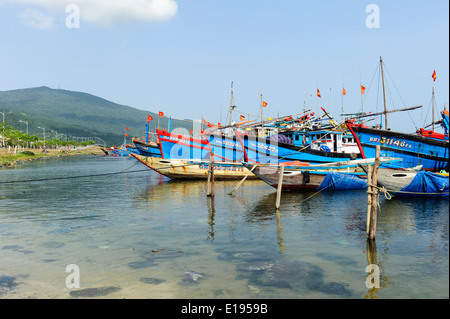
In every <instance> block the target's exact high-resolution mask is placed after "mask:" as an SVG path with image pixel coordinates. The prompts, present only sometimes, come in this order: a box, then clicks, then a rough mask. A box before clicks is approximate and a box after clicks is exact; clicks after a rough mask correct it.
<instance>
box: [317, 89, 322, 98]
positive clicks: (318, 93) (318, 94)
mask: <svg viewBox="0 0 450 319" xmlns="http://www.w3.org/2000/svg"><path fill="white" fill-rule="evenodd" d="M317 96H318V97H320V98H322V96H321V95H320V91H319V89H317Z"/></svg>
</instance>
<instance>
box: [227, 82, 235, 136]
mask: <svg viewBox="0 0 450 319" xmlns="http://www.w3.org/2000/svg"><path fill="white" fill-rule="evenodd" d="M235 108H236V105H234V93H233V81H231V98H230V123H229V125H230V129H229V131H228V134H229V135H231V131H232V129H231V122H232V115H233V110H234V109H235Z"/></svg>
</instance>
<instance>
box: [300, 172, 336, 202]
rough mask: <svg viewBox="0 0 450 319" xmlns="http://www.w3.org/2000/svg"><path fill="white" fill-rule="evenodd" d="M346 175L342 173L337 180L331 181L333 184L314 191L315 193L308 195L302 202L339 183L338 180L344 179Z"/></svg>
mask: <svg viewBox="0 0 450 319" xmlns="http://www.w3.org/2000/svg"><path fill="white" fill-rule="evenodd" d="M344 176H345V175H342V177H341V178H339V179H337V180H335V181H334V182H333V183H331V184H329V185H327V186H325V187H324V188H322V189H321V190H319V191H317V192H316V193H314V194H312V195H311V196H309V197H307V198H306V199H304V200H302V201H301V202H300V204H303V203H304V202H306V201H307V200H308V199H310V198H312V197H314V196H316V195H317V194H319V193H321V192H322V191H324V190H326V189H327V188H328V187H330V186H333V185H334V184H335V183H337V182H338V181H340V180H341V179H343V178H344Z"/></svg>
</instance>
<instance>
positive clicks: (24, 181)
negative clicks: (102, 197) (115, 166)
mask: <svg viewBox="0 0 450 319" xmlns="http://www.w3.org/2000/svg"><path fill="white" fill-rule="evenodd" d="M135 165H136V164H134V165H132V166H130V167H128V168H126V169H124V170H122V171H120V172H112V173H102V174H92V175H79V176H64V177H52V178H40V179H28V180H21V181H7V182H0V184H18V183H32V182H43V181H53V180H61V179H75V178H88V177H100V176H111V175H119V174H129V173H137V172H145V171H148V169H141V170H137V171H127V170H128V169H130V168H132V167H134V166H135Z"/></svg>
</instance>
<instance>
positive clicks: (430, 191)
mask: <svg viewBox="0 0 450 319" xmlns="http://www.w3.org/2000/svg"><path fill="white" fill-rule="evenodd" d="M448 184H449V178H448V177H447V176H443V175H439V174H435V173H431V172H425V171H419V172H417V175H416V176H415V177H414V179H413V180H412V182H411V183H410V184H409V185H408V186H406V187H404V188H403V189H402V190H401V192H405V193H397V194H396V195H397V196H400V195H401V196H417V195H420V194H421V193H423V194H424V195H427V196H448ZM408 193H410V194H408Z"/></svg>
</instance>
